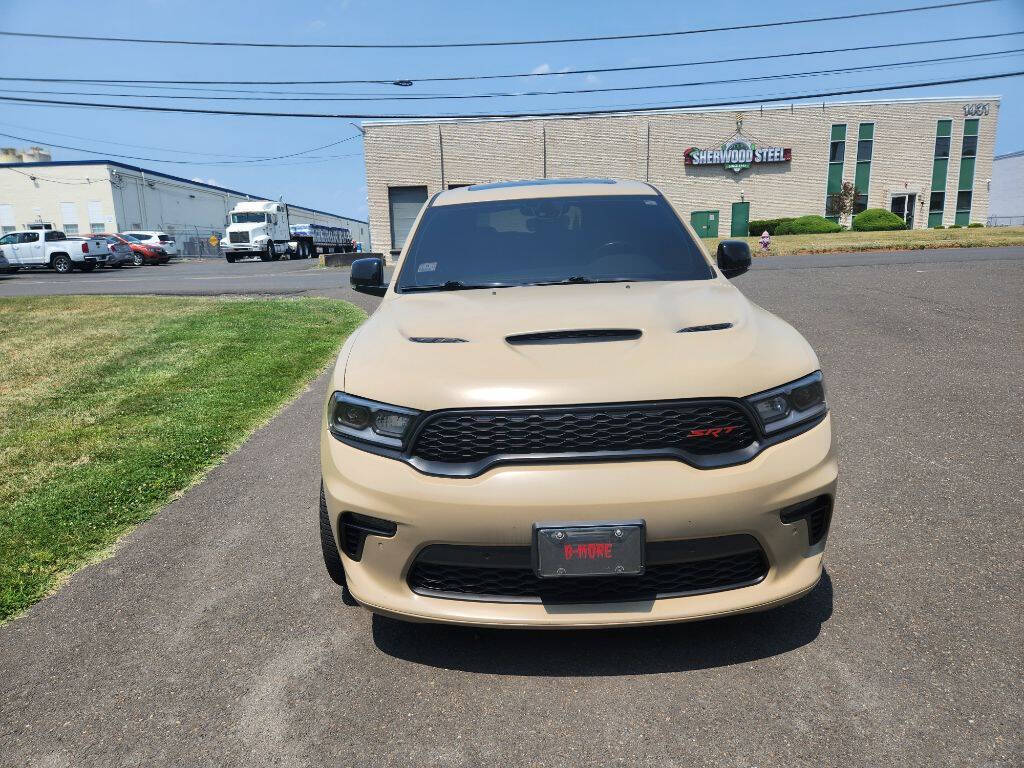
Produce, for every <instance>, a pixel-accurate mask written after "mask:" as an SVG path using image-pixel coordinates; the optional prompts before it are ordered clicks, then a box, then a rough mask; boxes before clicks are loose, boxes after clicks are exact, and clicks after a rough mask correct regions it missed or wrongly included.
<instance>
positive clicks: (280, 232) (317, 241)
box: [221, 200, 354, 262]
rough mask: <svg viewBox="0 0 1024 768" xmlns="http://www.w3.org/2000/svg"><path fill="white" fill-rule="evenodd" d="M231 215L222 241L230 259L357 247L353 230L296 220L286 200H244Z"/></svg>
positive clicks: (267, 258)
mask: <svg viewBox="0 0 1024 768" xmlns="http://www.w3.org/2000/svg"><path fill="white" fill-rule="evenodd" d="M299 214H300V216H301V211H300V212H299ZM228 219H229V221H228V225H227V231H226V232H225V233H224V239H223V240H222V241H221V245H222V248H223V249H224V258H225V259H227V260H228V261H229V262H234V261H235V260H236V259H238V258H241V257H244V256H252V255H259V257H260V259H262V260H263V261H277V260H278V259H279V258H281V256H282V255H284V254H288V255H289V257H290V258H293V259H296V258H298V259H308V258H309V257H311V256H315V255H316V254H317V252H318V251H324V252H332V251H342V252H346V253H347V252H350V251H352V250H354V247H353V243H352V233H351V232H350V231H349V230H348V228H347V227H337V226H328V225H324V224H320V223H317V222H313V221H308V222H306V223H302V222H301V221H296V220H295V218H294V217H293V216H292V214H291V212H290V211H289V210H288V205H287V204H286V203H281V202H277V203H275V202H270V201H266V200H262V201H251V200H249V201H245V202H240V203H238V204H237V205H235V207H234V209H233V210H232V211H231V213H230V214H229V216H228Z"/></svg>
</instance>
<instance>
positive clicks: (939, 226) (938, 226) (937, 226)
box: [932, 224, 945, 229]
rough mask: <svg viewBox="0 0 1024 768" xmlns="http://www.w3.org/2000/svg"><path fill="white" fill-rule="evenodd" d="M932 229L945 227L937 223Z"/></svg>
mask: <svg viewBox="0 0 1024 768" xmlns="http://www.w3.org/2000/svg"><path fill="white" fill-rule="evenodd" d="M932 229H945V227H944V226H942V225H941V224H936V225H935V226H934V227H932Z"/></svg>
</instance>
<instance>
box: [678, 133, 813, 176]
mask: <svg viewBox="0 0 1024 768" xmlns="http://www.w3.org/2000/svg"><path fill="white" fill-rule="evenodd" d="M792 155H793V150H791V149H790V148H789V147H757V146H755V145H754V144H752V143H751V142H749V141H747V140H746V139H731V140H730V141H727V142H726V143H725V144H723V145H722V146H721V148H720V149H700V148H699V147H690V148H689V149H688V150H686V152H684V153H683V161H684V162H685V163H686V165H724V166H725V167H726V168H728V169H730V170H732V171H735V172H736V173H739V172H740V171H742V170H743V169H744V168H749V167H750V166H751V165H760V164H762V163H788V162H789V161H790V160H791V159H792Z"/></svg>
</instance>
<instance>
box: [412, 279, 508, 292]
mask: <svg viewBox="0 0 1024 768" xmlns="http://www.w3.org/2000/svg"><path fill="white" fill-rule="evenodd" d="M513 287H515V286H513V285H511V284H509V283H464V282H462V281H461V280H446V281H445V282H443V283H438V284H437V285H404V286H402V287H401V288H400V290H401V291H402V293H413V292H416V291H474V290H478V289H481V288H513Z"/></svg>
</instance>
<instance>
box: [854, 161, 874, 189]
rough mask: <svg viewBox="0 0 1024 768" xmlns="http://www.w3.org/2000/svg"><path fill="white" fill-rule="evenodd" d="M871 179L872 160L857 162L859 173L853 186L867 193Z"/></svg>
mask: <svg viewBox="0 0 1024 768" xmlns="http://www.w3.org/2000/svg"><path fill="white" fill-rule="evenodd" d="M870 181H871V161H870V160H865V161H863V162H860V163H857V175H856V176H855V177H854V180H853V186H855V187H856V188H857V191H858V192H860V193H861V194H864V195H866V194H867V193H868V184H869V183H870Z"/></svg>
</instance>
